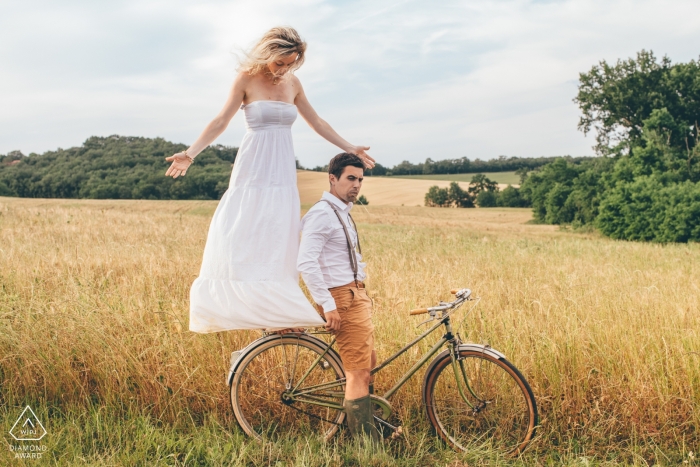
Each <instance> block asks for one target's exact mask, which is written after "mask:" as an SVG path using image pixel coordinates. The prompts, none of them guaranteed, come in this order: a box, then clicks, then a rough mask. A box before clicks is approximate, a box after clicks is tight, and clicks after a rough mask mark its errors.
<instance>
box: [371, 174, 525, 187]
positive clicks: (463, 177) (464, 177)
mask: <svg viewBox="0 0 700 467" xmlns="http://www.w3.org/2000/svg"><path fill="white" fill-rule="evenodd" d="M481 173H483V174H484V175H486V176H487V177H488V178H489V179H490V180H493V181H494V182H497V183H499V184H503V185H515V186H519V185H520V176H519V175H516V174H515V172H481ZM474 175H476V174H473V173H470V174H432V175H395V176H391V177H386V178H403V179H407V180H447V181H449V182H467V183H469V182H471V180H472V177H473V176H474ZM368 178H369V177H368Z"/></svg>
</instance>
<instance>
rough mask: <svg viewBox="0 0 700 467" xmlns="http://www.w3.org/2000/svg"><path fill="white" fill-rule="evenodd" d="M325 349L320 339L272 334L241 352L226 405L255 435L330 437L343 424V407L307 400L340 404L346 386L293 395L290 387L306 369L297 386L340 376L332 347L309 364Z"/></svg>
mask: <svg viewBox="0 0 700 467" xmlns="http://www.w3.org/2000/svg"><path fill="white" fill-rule="evenodd" d="M326 349H327V346H325V343H324V342H323V341H320V340H319V339H316V338H312V337H310V336H307V335H303V334H302V335H297V334H292V335H284V336H279V337H277V336H275V338H273V339H272V340H269V341H268V342H264V343H263V344H261V345H259V346H257V347H254V348H253V349H252V350H251V351H250V352H249V353H248V354H247V355H245V356H243V358H242V360H241V363H240V364H239V365H238V368H237V370H236V373H235V375H234V377H233V379H232V381H231V406H232V408H233V412H234V414H235V416H236V420H238V423H239V424H240V426H241V428H243V430H244V431H245V432H246V433H247V434H248V435H249V436H253V437H255V438H258V439H262V438H270V439H275V438H280V437H287V436H294V435H300V434H318V435H320V436H321V437H322V438H323V439H324V440H328V439H330V438H331V437H332V436H333V435H334V434H335V433H336V432H337V431H338V428H339V425H340V424H342V423H343V420H344V419H345V412H343V411H342V410H339V409H337V408H331V407H324V406H320V405H316V404H312V403H309V402H308V401H309V400H315V401H320V402H321V403H323V402H328V403H332V404H335V405H339V406H341V407H342V401H343V397H342V393H343V392H344V389H345V386H344V385H342V386H340V387H335V388H331V389H328V390H317V391H313V392H312V393H310V394H306V395H303V396H299V398H296V397H295V396H294V393H293V391H292V390H293V388H294V387H295V386H296V385H297V383H298V382H299V380H300V378H302V377H303V375H304V374H305V373H306V372H307V371H309V374H308V376H307V377H306V379H305V380H304V382H303V384H302V387H300V388H299V390H300V391H301V390H303V389H304V388H309V387H311V386H314V385H318V384H322V383H332V382H335V381H338V380H339V379H342V378H344V377H345V372H344V371H343V367H342V364H341V361H340V358H339V357H338V355H337V353H336V352H335V351H333V349H329V350H328V352H327V353H326V354H325V356H324V357H323V358H322V359H321V360H320V361H319V362H318V364H316V365H315V366H314V367H313V368H312V364H313V363H314V362H315V361H316V360H317V359H318V357H319V356H320V355H321V354H323V353H324V352H325V351H326Z"/></svg>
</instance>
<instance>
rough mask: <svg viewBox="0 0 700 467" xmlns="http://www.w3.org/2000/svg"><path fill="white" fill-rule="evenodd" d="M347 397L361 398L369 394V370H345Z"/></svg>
mask: <svg viewBox="0 0 700 467" xmlns="http://www.w3.org/2000/svg"><path fill="white" fill-rule="evenodd" d="M345 378H346V383H345V398H346V399H359V398H360V397H365V396H366V395H368V394H369V370H351V371H346V372H345Z"/></svg>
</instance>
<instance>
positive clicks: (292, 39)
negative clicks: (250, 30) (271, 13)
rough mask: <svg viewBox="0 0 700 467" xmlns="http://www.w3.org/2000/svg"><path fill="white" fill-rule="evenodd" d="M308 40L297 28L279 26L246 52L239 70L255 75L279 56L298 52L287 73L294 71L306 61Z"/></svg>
mask: <svg viewBox="0 0 700 467" xmlns="http://www.w3.org/2000/svg"><path fill="white" fill-rule="evenodd" d="M305 51H306V42H304V41H303V40H302V38H301V36H299V33H298V32H297V31H296V29H294V28H292V27H289V26H279V27H276V28H272V29H270V30H269V31H267V32H266V33H265V34H264V35H263V36H262V37H261V38H260V40H259V41H258V43H257V44H256V45H255V46H254V47H253V48H252V49H251V50H250V52H248V53H246V54H245V57H244V58H243V59H242V60H241V63H240V66H239V67H238V71H245V72H247V73H248V74H250V75H255V74H257V73H260V72H261V71H264V70H265V68H266V67H267V65H268V63H270V62H272V61H274V60H276V59H277V58H279V57H283V56H288V55H291V54H293V53H297V54H298V56H297V59H296V60H295V61H294V63H292V65H291V66H290V67H289V70H288V71H287V73H293V72H294V71H295V70H297V69H298V68H299V67H300V66H301V65H302V64H303V63H304V52H305Z"/></svg>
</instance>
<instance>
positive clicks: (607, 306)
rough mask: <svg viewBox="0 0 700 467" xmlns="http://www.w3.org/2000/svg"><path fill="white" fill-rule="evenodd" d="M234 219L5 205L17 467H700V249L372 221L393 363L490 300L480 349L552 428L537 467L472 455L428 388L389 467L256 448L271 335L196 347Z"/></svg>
mask: <svg viewBox="0 0 700 467" xmlns="http://www.w3.org/2000/svg"><path fill="white" fill-rule="evenodd" d="M370 200H371V198H370ZM215 207H216V202H208V201H207V202H204V201H182V202H179V201H88V200H32V199H11V198H0V265H1V267H0V288H1V292H0V388H1V390H0V425H2V426H1V427H0V429H1V431H2V433H3V439H4V440H5V442H6V443H5V446H2V447H0V465H3V466H4V465H35V464H36V465H54V464H56V465H124V466H131V465H245V466H258V465H266V466H287V465H297V466H302V465H303V466H317V465H328V466H342V465H357V466H360V465H361V466H366V465H371V466H385V465H386V466H393V465H401V466H425V465H433V466H442V465H446V466H454V467H457V466H465V465H470V466H476V465H523V466H530V465H577V466H578V465H580V466H584V465H586V466H588V465H640V466H641V465H698V462H697V460H696V455H697V453H698V450H699V449H700V434H699V433H698V427H699V426H700V412H699V411H698V407H699V406H700V335H699V333H700V314H699V313H698V303H700V245H698V244H689V245H667V246H661V245H651V244H641V243H625V242H616V241H611V240H609V239H606V238H602V237H600V236H598V235H596V234H594V233H576V232H571V231H568V230H560V229H558V228H556V227H553V226H546V225H535V224H530V223H527V222H528V221H529V220H530V219H531V213H530V211H529V210H518V209H463V210H458V209H440V208H425V207H410V206H404V207H401V206H374V205H370V206H369V207H367V208H359V209H357V210H356V211H354V212H355V219H356V220H357V222H358V227H359V230H360V233H361V235H362V236H363V247H364V249H365V250H366V251H365V253H366V258H367V261H368V264H369V273H370V278H369V280H368V284H369V290H370V292H371V294H372V296H373V297H374V303H375V313H374V318H373V319H374V323H375V326H376V342H377V350H378V353H379V357H380V359H382V358H383V357H386V356H387V355H389V354H390V353H392V352H393V351H395V350H396V349H398V348H399V347H400V346H401V345H402V344H403V343H405V342H407V341H408V340H409V339H410V338H412V337H413V336H415V335H417V333H418V332H419V330H418V329H416V327H415V326H416V325H417V324H418V322H419V321H420V317H416V318H413V317H409V316H408V310H409V309H411V308H414V307H417V306H427V305H431V304H434V303H435V302H436V301H437V300H440V299H443V300H445V299H448V298H449V293H448V290H449V289H450V288H452V287H460V286H463V287H470V288H472V289H473V290H474V293H475V294H476V295H478V296H480V297H482V301H481V303H480V304H479V306H478V307H477V308H476V310H475V311H474V312H473V313H472V314H471V315H469V316H467V317H466V319H465V321H464V323H463V326H462V327H461V329H460V333H461V334H462V337H463V339H464V340H466V341H472V342H477V343H489V344H491V345H492V346H493V347H494V348H496V349H498V350H500V351H502V352H503V353H505V354H506V355H507V357H508V359H509V360H510V361H512V362H513V363H514V364H515V365H517V366H518V368H520V369H521V371H522V372H523V374H524V375H525V376H526V378H527V379H528V381H529V382H530V384H531V386H532V389H533V391H534V393H535V395H536V397H537V401H538V405H539V408H540V413H541V427H540V428H539V432H538V437H537V439H536V440H535V441H534V442H533V444H532V445H531V448H530V449H529V450H528V451H527V452H526V453H525V454H524V455H523V456H522V457H521V458H519V459H515V460H506V459H503V458H502V457H499V454H498V453H494V452H488V451H478V450H475V451H472V452H469V453H466V454H456V453H453V452H451V451H450V450H448V449H445V448H444V447H443V446H442V445H441V444H440V443H439V442H437V441H436V440H435V439H434V437H433V436H432V435H431V433H430V431H429V429H428V425H427V423H426V421H425V416H424V414H423V409H422V407H421V402H420V397H419V387H420V383H421V379H420V378H422V372H419V374H418V375H417V376H418V377H417V378H416V379H414V380H413V381H411V382H410V383H409V384H408V385H407V386H406V387H404V388H402V389H401V390H400V391H399V392H398V393H397V394H396V396H395V398H394V399H393V403H394V406H395V408H396V410H397V414H398V417H399V419H400V421H401V423H402V425H403V426H404V428H405V430H406V432H407V435H406V436H405V438H404V439H402V440H399V441H394V442H391V443H388V444H387V445H386V447H385V448H384V449H383V450H382V451H380V452H377V453H375V454H374V455H372V454H370V453H368V452H366V451H357V450H355V449H353V446H352V445H351V444H350V443H347V442H343V440H342V439H337V440H336V441H335V442H333V443H331V444H327V445H323V444H321V443H319V441H318V440H316V439H313V438H308V439H288V440H285V441H281V442H278V443H275V444H258V443H256V442H252V441H250V440H249V439H247V438H245V437H244V436H243V435H242V433H241V431H240V429H239V428H238V427H237V425H236V422H235V420H234V419H233V417H232V414H231V411H230V407H229V403H228V394H227V389H228V388H227V386H226V385H225V382H224V378H225V374H226V371H227V369H228V359H229V355H230V352H231V351H232V350H235V349H239V348H241V347H242V346H244V345H245V344H247V343H248V342H250V341H251V340H252V339H254V338H256V337H257V336H258V335H259V334H258V333H256V332H226V333H218V334H210V335H198V334H194V333H190V332H188V331H187V326H188V293H189V286H190V284H191V283H192V281H193V279H194V278H195V277H196V275H197V273H198V270H199V265H200V261H201V255H202V250H203V247H204V242H205V238H206V232H207V229H208V225H209V220H210V218H211V215H212V213H213V211H214V209H215ZM305 208H308V205H306V206H305ZM458 316H459V315H458ZM461 316H463V315H461ZM458 321H459V320H458ZM428 345H430V342H425V346H423V348H427V346H428ZM409 354H410V355H408V356H407V358H406V359H403V360H400V361H398V362H397V365H396V367H395V370H393V371H394V373H393V374H387V375H380V377H379V378H378V380H377V386H378V389H379V390H380V391H382V390H384V389H386V388H387V387H388V385H389V384H390V383H391V381H392V379H393V378H392V377H393V376H396V373H397V372H398V371H405V370H406V369H407V368H408V366H409V365H410V363H411V359H414V358H417V355H415V354H412V353H411V352H409ZM27 404H29V405H30V406H31V407H32V408H33V409H34V410H35V412H36V413H37V415H38V417H39V419H40V420H41V421H42V422H43V423H44V425H45V426H46V429H47V432H48V434H47V435H46V436H45V437H44V439H43V440H42V441H41V442H42V443H43V444H44V445H45V446H46V451H45V452H44V453H43V457H42V459H41V460H40V461H31V460H27V461H17V460H15V458H14V453H13V451H12V450H11V448H12V447H13V446H15V445H17V444H19V442H16V441H14V440H12V438H11V436H10V435H9V434H8V431H9V430H10V428H11V427H12V425H13V423H14V422H15V420H16V419H17V417H18V415H19V413H20V412H21V411H22V409H23V408H24V406H25V405H27Z"/></svg>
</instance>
